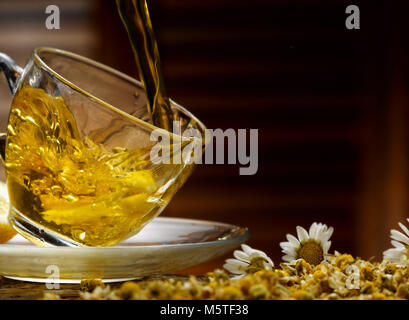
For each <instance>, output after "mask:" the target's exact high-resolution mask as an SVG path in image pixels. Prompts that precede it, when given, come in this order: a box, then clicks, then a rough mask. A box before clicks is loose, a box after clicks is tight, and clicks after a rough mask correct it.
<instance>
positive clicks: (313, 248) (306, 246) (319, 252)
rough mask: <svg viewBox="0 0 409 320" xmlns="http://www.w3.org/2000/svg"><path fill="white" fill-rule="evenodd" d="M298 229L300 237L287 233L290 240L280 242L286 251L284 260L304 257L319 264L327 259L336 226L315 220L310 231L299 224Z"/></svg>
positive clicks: (312, 262)
mask: <svg viewBox="0 0 409 320" xmlns="http://www.w3.org/2000/svg"><path fill="white" fill-rule="evenodd" d="M296 229H297V236H298V239H297V238H296V237H294V236H293V235H291V234H287V240H288V241H286V242H281V243H280V247H281V248H282V249H283V250H282V252H283V253H284V256H283V260H284V261H287V262H291V261H294V260H297V259H304V260H305V261H307V262H308V263H309V264H311V265H318V264H320V263H321V262H323V261H325V258H326V257H325V256H326V255H327V254H328V250H329V248H330V246H331V241H329V239H330V238H331V235H332V233H333V232H334V228H332V227H330V228H328V227H327V225H325V224H322V223H316V222H314V223H313V224H312V225H311V227H310V229H309V232H307V230H305V229H304V228H302V227H300V226H297V228H296Z"/></svg>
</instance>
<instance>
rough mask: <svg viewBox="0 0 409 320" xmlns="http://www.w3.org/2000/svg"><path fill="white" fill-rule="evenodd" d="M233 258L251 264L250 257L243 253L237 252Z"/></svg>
mask: <svg viewBox="0 0 409 320" xmlns="http://www.w3.org/2000/svg"><path fill="white" fill-rule="evenodd" d="M233 256H234V257H235V258H236V259H238V260H240V261H244V262H250V258H249V255H248V254H247V253H245V252H243V251H240V250H235V251H234V252H233Z"/></svg>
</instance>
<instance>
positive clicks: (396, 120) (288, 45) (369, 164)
mask: <svg viewBox="0 0 409 320" xmlns="http://www.w3.org/2000/svg"><path fill="white" fill-rule="evenodd" d="M67 3H69V5H68V4H67ZM148 3H149V6H150V11H151V18H152V22H153V26H154V30H155V33H156V35H157V38H158V41H159V49H160V54H161V60H162V65H163V70H164V76H165V84H166V87H167V90H168V93H169V95H170V96H171V97H172V98H173V99H174V100H175V101H177V102H179V103H181V104H182V105H184V106H186V107H187V108H188V109H189V110H190V111H192V112H193V113H194V114H195V115H196V116H198V118H199V119H201V120H202V121H203V122H204V123H205V124H206V125H207V127H208V128H222V129H227V128H234V129H238V128H247V129H250V128H258V129H259V171H258V173H257V174H256V175H255V176H239V175H238V170H239V166H238V165H236V166H235V165H202V166H198V168H197V169H196V171H195V173H194V174H193V176H192V177H191V178H190V180H189V181H188V182H187V183H186V185H185V186H184V187H183V188H182V190H180V191H179V193H178V194H177V195H176V196H175V198H174V200H173V201H172V202H171V204H170V205H169V206H168V208H167V209H166V211H165V212H164V213H163V215H166V216H177V217H189V218H197V219H210V220H217V221H224V222H230V223H235V224H239V225H245V226H247V227H248V228H249V230H250V233H251V237H250V240H249V244H250V245H252V246H254V247H257V248H259V249H262V250H265V251H266V252H268V254H270V255H271V257H272V258H273V260H274V261H276V262H279V261H280V257H281V253H280V248H279V242H280V241H283V240H284V239H285V234H286V233H290V232H291V233H294V232H295V226H296V225H302V226H304V227H308V226H309V225H310V224H311V223H312V222H313V221H321V222H324V223H327V224H329V225H332V226H334V227H335V233H334V236H333V249H337V250H339V251H348V252H351V253H353V254H357V255H361V256H363V257H364V258H369V257H370V256H372V255H375V256H377V258H378V259H379V258H380V257H381V255H382V251H383V250H384V249H386V248H387V247H388V246H389V244H388V243H389V240H388V232H389V231H388V230H389V229H390V228H391V227H395V226H396V224H397V221H403V219H404V218H405V217H407V216H408V214H407V209H408V207H407V201H406V197H407V191H408V188H407V182H406V181H407V151H406V150H407V119H408V118H407V116H406V109H407V107H408V96H407V89H408V88H407V85H408V82H407V80H408V63H407V57H408V55H407V53H408V44H407V43H408V41H407V35H408V30H409V28H408V22H407V20H408V19H407V15H408V12H409V11H408V5H407V4H406V3H405V2H404V1H396V2H394V6H393V7H392V6H391V5H389V4H388V3H387V2H386V1H384V2H381V1H376V2H375V1H354V3H353V4H356V5H358V6H359V7H360V9H361V30H355V31H351V30H347V29H346V28H345V18H346V14H345V8H346V7H347V5H349V4H351V3H350V2H349V1H342V0H332V1H324V0H320V1H318V0H311V1H302V0H274V1H273V0H240V1H239V0H236V1H233V0H202V1H191V0H151V1H148ZM44 4H46V2H45V1H28V0H19V1H11V0H6V1H2V2H1V3H0V16H1V17H2V19H0V30H1V31H0V51H4V52H7V53H9V54H11V55H13V56H14V57H15V58H16V59H17V60H18V61H19V62H21V63H23V62H24V59H27V58H28V55H29V52H30V51H31V49H32V47H35V46H39V45H43V44H46V45H49V46H56V47H60V48H64V49H68V50H72V51H75V52H78V53H80V54H85V55H87V56H89V57H91V58H94V59H97V60H98V61H101V62H103V63H106V64H108V65H110V66H113V67H115V68H117V69H119V70H121V71H124V72H126V73H128V74H130V75H132V76H136V74H137V72H136V66H135V64H134V61H133V56H132V51H131V49H130V46H129V44H128V40H127V36H126V33H125V30H124V28H123V27H122V25H121V22H120V20H119V17H118V15H117V12H116V8H115V6H114V2H113V1H109V0H101V1H85V0H83V1H81V0H75V1H53V4H59V5H60V8H61V12H62V22H61V25H62V29H61V30H60V31H47V30H46V29H45V27H44V24H43V23H44V22H43V20H44V17H45V15H44V9H41V8H45V5H44ZM41 6H43V7H41ZM65 6H67V7H65ZM64 14H65V15H64ZM0 89H1V91H0V104H1V105H0V107H1V122H0V124H1V125H5V123H6V117H7V116H6V115H7V111H6V110H7V106H8V105H9V95H8V93H7V87H6V86H5V84H3V82H2V84H1V88H0ZM221 261H222V259H219V260H218V261H215V262H213V263H211V264H207V265H205V266H202V267H199V268H196V269H194V270H191V272H203V271H206V270H208V269H209V268H212V267H214V266H220V265H221Z"/></svg>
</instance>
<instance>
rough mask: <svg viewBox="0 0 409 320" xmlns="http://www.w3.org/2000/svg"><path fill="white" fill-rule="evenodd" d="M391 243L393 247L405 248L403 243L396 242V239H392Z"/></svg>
mask: <svg viewBox="0 0 409 320" xmlns="http://www.w3.org/2000/svg"><path fill="white" fill-rule="evenodd" d="M391 243H392V245H393V246H394V247H395V248H398V249H404V248H405V245H404V244H403V243H401V242H398V241H396V240H392V241H391Z"/></svg>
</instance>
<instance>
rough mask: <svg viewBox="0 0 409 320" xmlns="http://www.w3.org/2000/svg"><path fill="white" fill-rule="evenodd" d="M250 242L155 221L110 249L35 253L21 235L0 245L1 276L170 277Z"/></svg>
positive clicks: (239, 232)
mask: <svg viewBox="0 0 409 320" xmlns="http://www.w3.org/2000/svg"><path fill="white" fill-rule="evenodd" d="M248 236H249V233H248V231H247V228H243V227H239V226H235V225H230V224H226V223H220V222H213V221H203V220H192V219H181V218H164V217H159V218H155V219H154V220H153V221H152V222H150V223H149V224H148V225H147V226H146V227H145V228H144V229H143V230H142V231H141V232H140V233H138V234H137V235H135V236H133V237H131V238H129V239H127V240H125V241H123V242H121V243H119V244H118V245H116V246H111V247H39V246H36V245H34V244H32V243H30V242H29V241H28V240H26V239H25V238H23V237H22V236H20V235H17V236H16V237H14V238H13V239H12V240H10V241H9V242H8V243H6V244H2V245H0V274H1V275H3V276H5V277H8V278H12V279H17V280H24V281H35V282H50V281H51V280H50V279H53V280H52V282H54V283H56V282H57V281H55V278H56V277H58V276H59V279H60V281H59V282H60V283H77V282H79V281H81V279H102V280H103V281H104V282H113V281H125V280H129V279H135V278H138V277H143V276H150V275H157V274H169V273H172V272H176V271H180V270H183V269H187V268H189V267H192V266H195V265H198V264H201V263H203V262H206V261H209V260H211V259H213V258H216V257H218V256H220V255H223V254H225V253H227V252H229V251H230V250H232V249H234V248H235V247H237V246H239V245H240V244H241V243H243V242H245V241H246V240H247V238H248Z"/></svg>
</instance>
